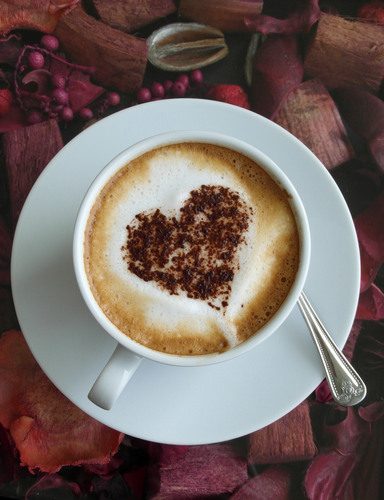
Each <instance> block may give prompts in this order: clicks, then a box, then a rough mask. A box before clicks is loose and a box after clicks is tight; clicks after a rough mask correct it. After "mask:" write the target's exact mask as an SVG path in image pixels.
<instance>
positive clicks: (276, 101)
mask: <svg viewBox="0 0 384 500" xmlns="http://www.w3.org/2000/svg"><path fill="white" fill-rule="evenodd" d="M302 78H303V60H302V56H301V54H300V51H299V45H298V40H297V38H296V37H293V36H287V35H273V36H270V37H268V38H267V40H266V41H265V42H264V43H262V44H261V46H260V47H259V48H258V49H257V51H256V54H255V57H254V60H253V69H252V83H251V96H250V99H251V109H252V110H253V111H255V112H256V113H259V114H260V115H263V116H265V117H266V118H269V119H271V120H273V118H274V117H275V115H276V113H277V112H278V111H279V109H280V107H281V106H282V104H283V102H284V101H285V99H286V97H287V96H288V94H289V93H290V92H291V91H292V90H293V89H294V88H296V87H297V86H298V85H299V84H300V83H301V81H302Z"/></svg>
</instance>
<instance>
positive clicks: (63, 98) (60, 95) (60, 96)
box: [52, 89, 68, 104]
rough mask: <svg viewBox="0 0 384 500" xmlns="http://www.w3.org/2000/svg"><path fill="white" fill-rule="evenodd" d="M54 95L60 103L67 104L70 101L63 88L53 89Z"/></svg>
mask: <svg viewBox="0 0 384 500" xmlns="http://www.w3.org/2000/svg"><path fill="white" fill-rule="evenodd" d="M52 97H53V99H54V100H55V101H56V102H57V103H58V104H66V103H67V102H68V94H67V92H66V91H65V90H63V89H55V90H53V91H52Z"/></svg>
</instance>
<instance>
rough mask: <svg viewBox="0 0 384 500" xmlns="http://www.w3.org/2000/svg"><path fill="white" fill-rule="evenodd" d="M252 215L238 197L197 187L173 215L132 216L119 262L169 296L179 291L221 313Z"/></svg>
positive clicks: (220, 188) (221, 189)
mask: <svg viewBox="0 0 384 500" xmlns="http://www.w3.org/2000/svg"><path fill="white" fill-rule="evenodd" d="M252 214H253V210H252V208H251V207H250V206H249V205H248V204H247V203H246V202H245V201H244V200H243V199H242V198H241V197H240V195H239V193H237V192H235V191H233V190H231V189H230V188H227V187H223V186H211V185H209V186H206V185H202V186H200V188H199V189H197V190H194V191H192V192H191V193H190V196H189V198H188V199H187V200H186V201H185V202H184V205H183V206H182V207H181V209H180V213H179V214H176V213H175V214H172V215H168V216H166V215H164V214H163V213H162V212H161V211H160V209H156V210H153V211H150V212H143V213H140V214H138V215H136V216H135V218H134V220H133V221H132V222H131V223H130V224H129V225H128V226H127V240H126V243H125V245H124V246H123V247H122V248H121V250H122V254H123V259H124V261H125V262H126V264H127V266H128V269H129V271H131V272H132V273H134V274H135V275H137V276H138V277H139V278H141V279H142V280H144V281H154V282H156V283H157V284H158V285H159V286H160V287H161V288H163V289H165V290H167V291H168V292H169V293H170V294H171V295H178V294H180V293H182V292H184V293H185V294H186V295H187V297H189V298H191V299H201V300H205V301H206V302H207V303H208V304H209V305H210V306H211V307H213V308H215V309H218V310H219V309H224V310H225V308H226V307H227V306H228V300H229V297H230V293H231V286H232V281H233V279H234V275H235V272H236V269H237V268H238V266H239V263H238V259H237V256H238V253H239V249H240V247H241V246H242V245H246V244H247V243H246V238H245V235H246V232H247V230H248V228H249V224H250V219H251V217H252Z"/></svg>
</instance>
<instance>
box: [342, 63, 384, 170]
mask: <svg viewBox="0 0 384 500" xmlns="http://www.w3.org/2000/svg"><path fill="white" fill-rule="evenodd" d="M380 70H381V66H380ZM381 79H382V76H381V72H380V82H381ZM333 95H334V96H335V99H336V102H337V104H338V106H339V108H340V112H341V114H342V115H343V117H344V119H345V121H346V122H347V123H348V125H349V126H350V127H351V128H352V129H353V130H354V131H355V132H356V133H357V134H359V135H361V137H363V138H364V139H366V141H367V142H368V145H369V148H370V151H371V154H372V157H373V159H374V160H375V161H376V163H377V164H378V166H379V167H380V168H381V170H382V171H384V102H383V101H382V100H381V99H380V98H379V97H377V96H375V95H373V94H372V93H371V92H369V91H368V90H364V89H362V88H342V89H337V90H335V91H334V92H333Z"/></svg>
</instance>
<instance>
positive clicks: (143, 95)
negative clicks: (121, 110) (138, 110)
mask: <svg viewBox="0 0 384 500" xmlns="http://www.w3.org/2000/svg"><path fill="white" fill-rule="evenodd" d="M136 98H137V100H138V101H139V102H140V103H143V102H149V101H150V100H151V99H152V94H151V92H150V90H149V89H146V88H145V87H143V88H141V89H140V90H138V91H137V94H136Z"/></svg>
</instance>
